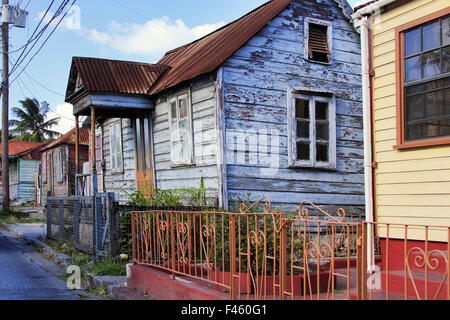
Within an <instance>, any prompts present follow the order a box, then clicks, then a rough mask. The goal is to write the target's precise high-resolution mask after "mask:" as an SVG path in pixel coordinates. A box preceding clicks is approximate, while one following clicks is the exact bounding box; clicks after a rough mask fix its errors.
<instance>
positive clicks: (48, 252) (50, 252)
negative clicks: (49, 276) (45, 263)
mask: <svg viewBox="0 0 450 320" xmlns="http://www.w3.org/2000/svg"><path fill="white" fill-rule="evenodd" d="M1 224H2V226H3V227H4V229H5V230H6V231H7V232H9V233H10V234H12V236H13V237H14V238H16V239H20V240H22V241H24V242H25V243H26V244H27V245H33V246H34V247H35V248H36V249H37V250H38V251H39V252H42V253H44V255H45V256H46V257H47V258H48V259H49V260H51V261H53V262H54V263H56V264H57V265H59V266H62V267H64V268H66V269H67V267H69V266H71V265H72V264H73V260H72V258H71V257H69V256H68V255H66V254H64V253H60V252H57V251H55V250H54V249H53V248H51V247H50V246H49V245H47V244H45V243H44V242H42V241H40V240H38V239H33V238H28V237H26V236H24V235H23V234H21V233H18V232H16V231H14V230H12V229H11V228H10V227H9V225H8V224H7V223H5V222H2V223H1Z"/></svg>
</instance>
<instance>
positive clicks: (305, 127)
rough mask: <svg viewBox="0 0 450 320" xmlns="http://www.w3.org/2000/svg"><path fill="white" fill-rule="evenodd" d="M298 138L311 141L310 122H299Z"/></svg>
mask: <svg viewBox="0 0 450 320" xmlns="http://www.w3.org/2000/svg"><path fill="white" fill-rule="evenodd" d="M297 138H306V139H309V121H306V120H297Z"/></svg>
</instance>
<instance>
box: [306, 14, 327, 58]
mask: <svg viewBox="0 0 450 320" xmlns="http://www.w3.org/2000/svg"><path fill="white" fill-rule="evenodd" d="M308 49H309V58H310V59H314V56H315V55H314V53H319V54H326V55H327V57H328V58H329V54H330V50H329V48H328V40H327V27H325V26H319V25H316V24H312V23H311V24H309V41H308Z"/></svg>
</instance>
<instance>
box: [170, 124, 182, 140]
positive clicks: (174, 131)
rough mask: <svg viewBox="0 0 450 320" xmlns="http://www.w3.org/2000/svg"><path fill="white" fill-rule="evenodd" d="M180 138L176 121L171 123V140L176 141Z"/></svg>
mask: <svg viewBox="0 0 450 320" xmlns="http://www.w3.org/2000/svg"><path fill="white" fill-rule="evenodd" d="M179 136H180V130H179V128H178V121H173V122H172V137H171V138H172V140H178V139H179Z"/></svg>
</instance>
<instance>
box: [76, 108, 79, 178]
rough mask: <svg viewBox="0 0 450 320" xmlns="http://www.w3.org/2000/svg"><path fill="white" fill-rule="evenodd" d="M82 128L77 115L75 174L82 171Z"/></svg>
mask: <svg viewBox="0 0 450 320" xmlns="http://www.w3.org/2000/svg"><path fill="white" fill-rule="evenodd" d="M79 145H80V130H79V122H78V116H75V174H78V173H80V149H79V148H80V147H79Z"/></svg>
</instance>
